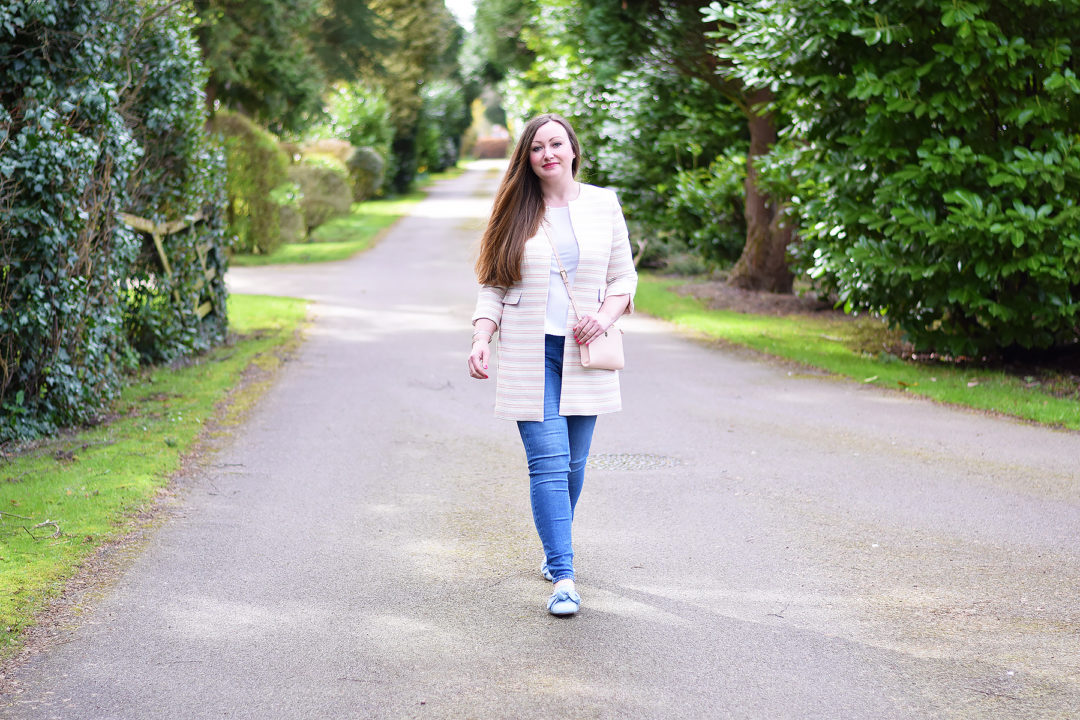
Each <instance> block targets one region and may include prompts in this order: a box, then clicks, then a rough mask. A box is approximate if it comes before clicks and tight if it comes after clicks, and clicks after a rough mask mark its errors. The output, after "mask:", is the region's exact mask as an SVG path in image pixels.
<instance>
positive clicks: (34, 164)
mask: <svg viewBox="0 0 1080 720" xmlns="http://www.w3.org/2000/svg"><path fill="white" fill-rule="evenodd" d="M155 11H156V8H153V7H147V6H146V5H145V4H143V3H137V2H135V1H134V0H131V1H130V2H128V1H125V0H84V1H83V2H79V3H73V2H65V1H63V0H35V1H34V2H16V3H6V4H4V5H3V6H0V210H2V211H3V212H4V219H3V222H2V223H0V278H2V282H0V310H2V312H0V420H2V422H0V442H7V441H10V440H13V439H19V438H27V437H32V436H34V435H38V434H42V433H47V432H50V431H52V430H54V429H55V428H56V427H57V426H60V425H70V424H76V423H81V422H86V421H89V420H92V419H93V418H94V417H95V415H96V414H97V413H98V411H99V409H100V408H101V407H102V406H103V404H104V403H105V402H107V401H108V399H109V398H110V397H111V396H112V395H113V394H114V393H115V391H116V390H117V388H118V386H119V384H120V382H121V376H122V372H123V371H124V370H125V369H127V368H130V367H133V366H134V364H135V362H136V361H137V359H138V355H137V354H136V352H135V351H134V350H133V344H132V343H134V347H137V349H138V350H139V351H140V352H141V353H142V354H143V356H144V357H148V358H149V357H165V356H174V355H176V354H179V353H181V352H189V351H191V350H194V349H197V348H198V347H201V346H203V345H205V344H206V343H209V342H212V341H213V339H214V338H216V337H218V336H219V335H220V333H221V331H223V329H224V322H225V317H224V313H223V311H222V312H221V313H220V315H218V316H217V317H215V318H212V319H211V321H210V322H209V323H207V324H201V323H199V322H198V321H197V320H196V319H193V318H192V317H191V316H190V314H189V313H186V312H184V311H183V310H177V309H176V308H175V307H168V306H169V305H171V304H170V303H169V298H170V295H172V294H179V295H180V296H181V300H182V302H181V308H184V307H188V308H190V307H191V306H190V305H186V306H185V304H184V303H185V302H186V301H189V300H191V298H190V296H189V295H188V290H189V289H190V288H191V287H192V286H191V285H190V284H189V281H190V280H191V279H192V276H191V274H189V270H190V269H191V267H192V266H193V265H194V264H195V263H194V261H193V259H192V257H191V254H190V253H191V252H194V248H196V247H198V246H199V245H205V244H206V243H209V244H210V247H209V248H208V249H207V250H206V253H207V256H206V261H207V262H208V264H209V265H210V266H214V267H216V268H218V269H219V272H223V270H224V257H223V255H222V254H221V247H220V239H221V227H220V223H219V222H218V220H216V219H215V216H214V215H213V213H212V212H211V213H210V220H209V221H208V223H207V224H206V226H205V227H204V228H202V229H200V230H199V231H198V232H199V233H200V234H201V235H200V237H199V238H197V239H192V238H187V239H183V238H175V240H176V241H177V242H176V243H173V242H170V243H167V245H166V250H167V252H168V253H169V254H170V255H171V258H172V265H173V267H174V268H175V273H174V275H172V276H171V277H165V276H164V275H163V274H162V273H160V272H159V271H158V269H157V268H158V266H157V265H152V264H148V263H149V261H148V262H147V263H144V262H143V260H141V259H140V247H142V246H143V242H142V238H140V237H139V236H138V235H137V234H136V233H135V232H134V231H133V230H132V229H131V228H129V227H128V226H127V225H125V224H124V223H122V222H121V221H120V219H119V214H120V213H121V212H122V211H132V210H134V211H137V212H140V213H143V214H146V215H148V216H150V217H152V218H166V217H167V218H168V219H170V220H172V219H176V217H175V215H173V213H177V214H182V213H186V212H191V211H192V210H193V209H195V208H203V207H204V205H208V206H210V209H211V210H212V207H213V205H214V203H215V201H216V195H215V193H216V186H215V181H214V178H213V177H212V176H213V175H214V168H215V167H217V166H216V165H215V163H216V162H217V161H216V157H217V156H216V153H215V150H214V149H213V147H212V146H211V145H209V144H207V143H206V140H205V138H204V137H203V134H202V120H201V116H200V114H199V113H200V112H201V107H202V102H201V95H200V93H201V83H202V82H203V80H204V77H203V75H202V71H201V69H200V68H199V66H198V59H197V53H196V52H195V50H194V47H193V45H192V44H191V42H190V38H189V37H188V35H187V32H188V29H187V28H188V26H187V25H186V24H185V20H184V16H173V15H167V14H161V15H154V13H155ZM141 12H145V13H146V14H147V15H146V18H147V20H149V18H150V16H151V15H154V17H155V19H154V20H153V21H152V22H147V23H146V24H145V25H144V24H143V22H142V21H143V18H142V17H141V16H140V13H141ZM140 31H141V34H140ZM192 103H193V104H192ZM218 174H220V173H218ZM208 175H209V177H208ZM200 268H201V265H200ZM147 288H153V290H148V289H147ZM169 291H172V292H171V293H170V292H169ZM204 292H205V294H206V295H207V296H211V297H221V298H223V295H222V293H223V288H222V286H221V283H220V279H219V280H218V281H217V284H216V285H215V286H213V287H209V286H208V287H207V288H206V289H205V291H204ZM219 307H220V306H219ZM144 330H145V331H146V332H143V331H144Z"/></svg>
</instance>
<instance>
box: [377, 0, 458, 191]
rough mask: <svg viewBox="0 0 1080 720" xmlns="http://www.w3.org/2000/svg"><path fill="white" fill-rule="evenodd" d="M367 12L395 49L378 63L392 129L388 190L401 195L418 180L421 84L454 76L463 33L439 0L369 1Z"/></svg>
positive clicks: (422, 97) (422, 99)
mask: <svg viewBox="0 0 1080 720" xmlns="http://www.w3.org/2000/svg"><path fill="white" fill-rule="evenodd" d="M371 7H372V9H373V10H374V11H375V12H376V13H377V14H378V16H379V17H380V18H381V19H382V22H383V23H384V24H385V26H386V27H387V28H388V33H389V39H390V40H391V41H392V43H393V45H392V47H391V49H390V50H389V51H388V52H386V53H384V54H383V55H382V57H381V62H382V66H383V68H384V69H385V73H386V78H387V80H386V82H385V84H384V90H385V93H386V99H387V102H388V104H389V106H390V118H391V122H392V124H393V125H394V140H393V143H392V145H391V152H392V154H393V156H394V161H395V162H394V164H393V174H392V176H391V177H389V178H388V184H389V185H390V187H391V189H392V190H394V191H395V192H405V191H407V190H408V189H409V187H410V186H411V185H412V182H413V179H414V178H415V176H416V170H417V158H418V156H417V132H418V128H419V124H420V119H421V112H422V109H423V106H424V95H423V88H424V84H425V83H426V82H428V81H430V80H434V79H437V78H446V77H448V76H453V75H454V73H455V71H456V68H457V51H458V50H459V49H460V46H461V39H462V31H461V27H460V26H459V25H458V24H457V21H455V20H454V18H453V16H452V15H451V14H450V11H449V10H447V9H446V5H445V3H444V2H443V0H419V1H414V0H372V2H371ZM466 105H467V104H466Z"/></svg>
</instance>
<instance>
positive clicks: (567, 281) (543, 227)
mask: <svg viewBox="0 0 1080 720" xmlns="http://www.w3.org/2000/svg"><path fill="white" fill-rule="evenodd" d="M546 225H547V220H541V221H540V229H541V230H543V231H544V237H546V238H547V241H548V244H549V245H551V252H552V253H553V254H554V255H555V262H557V263H558V264H559V275H560V276H562V281H563V285H565V286H566V294H567V295H568V296H570V305H571V307H573V308H574V315H575V317H577V319H578V320H581V313H579V312H578V309H577V303H576V302H574V291H573V290H571V289H570V279H569V277H568V276H567V274H566V268H564V267H563V264H562V259H561V258H560V257H559V248H557V247H555V242H554V241H553V240H552V239H551V235H548V231H547V227H546Z"/></svg>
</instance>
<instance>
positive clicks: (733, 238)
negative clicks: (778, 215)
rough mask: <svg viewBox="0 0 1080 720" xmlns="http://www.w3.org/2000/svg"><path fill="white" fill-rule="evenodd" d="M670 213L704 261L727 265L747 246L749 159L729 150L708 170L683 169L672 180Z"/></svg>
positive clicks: (705, 168) (710, 165) (710, 164)
mask: <svg viewBox="0 0 1080 720" xmlns="http://www.w3.org/2000/svg"><path fill="white" fill-rule="evenodd" d="M672 182H673V184H674V187H673V188H672V190H671V194H670V198H671V199H670V208H671V213H672V214H673V215H674V216H676V217H678V218H679V221H680V225H681V226H682V227H683V228H684V231H685V232H686V233H687V236H688V237H687V241H688V242H689V244H690V246H691V247H692V248H693V249H694V250H696V251H697V253H698V254H699V255H700V256H701V258H702V259H704V260H706V261H707V262H710V263H713V264H719V265H728V264H730V263H732V262H734V261H735V260H737V259H738V257H739V253H741V252H742V249H743V245H745V244H746V217H745V214H744V202H743V193H744V183H745V182H746V156H745V155H743V154H740V153H737V152H734V151H730V150H729V151H728V152H727V153H725V154H723V155H719V156H717V158H716V159H715V160H713V161H712V162H711V163H709V166H708V167H704V168H694V169H691V170H680V171H679V172H678V173H676V175H675V177H674V179H673V181H672Z"/></svg>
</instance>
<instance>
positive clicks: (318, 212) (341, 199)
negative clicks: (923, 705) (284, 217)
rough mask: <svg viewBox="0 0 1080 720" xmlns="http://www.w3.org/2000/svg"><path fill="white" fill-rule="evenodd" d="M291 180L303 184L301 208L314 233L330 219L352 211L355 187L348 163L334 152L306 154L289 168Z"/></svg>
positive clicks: (301, 185) (305, 221)
mask: <svg viewBox="0 0 1080 720" xmlns="http://www.w3.org/2000/svg"><path fill="white" fill-rule="evenodd" d="M288 172H289V179H290V180H292V181H293V182H295V183H296V184H297V185H299V186H300V193H301V197H300V207H301V208H303V211H304V223H305V225H306V228H307V231H308V232H309V233H310V232H311V231H312V230H314V229H315V228H317V227H319V226H320V225H322V224H323V223H325V222H326V221H327V220H330V219H331V218H335V217H342V216H344V215H348V214H349V208H350V207H351V206H352V189H351V188H350V187H349V172H348V170H347V169H346V168H345V165H344V164H343V163H342V162H341V161H339V160H338V159H337V158H334V157H333V156H330V155H318V154H315V155H305V156H304V158H303V160H301V161H300V163H299V164H298V165H293V166H291V167H289V171H288Z"/></svg>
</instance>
